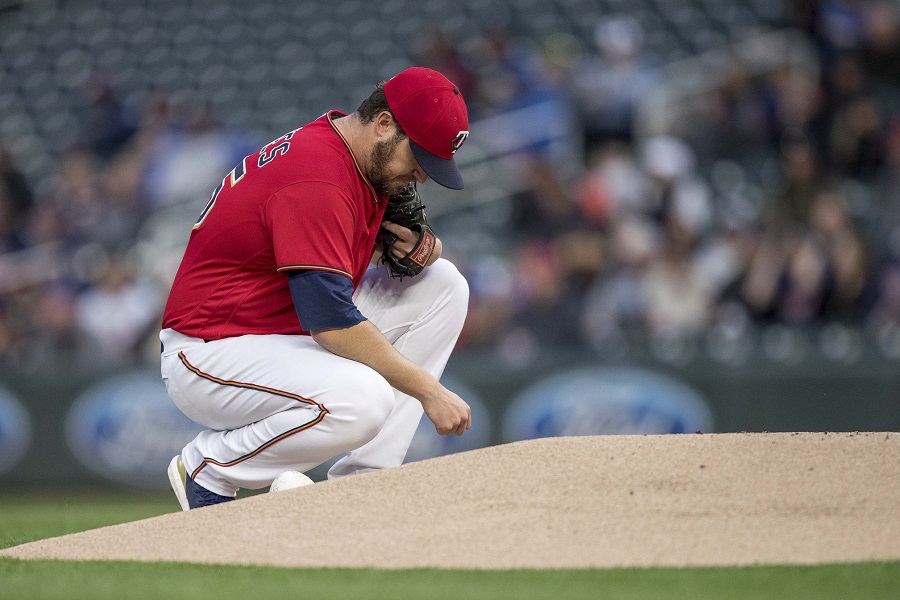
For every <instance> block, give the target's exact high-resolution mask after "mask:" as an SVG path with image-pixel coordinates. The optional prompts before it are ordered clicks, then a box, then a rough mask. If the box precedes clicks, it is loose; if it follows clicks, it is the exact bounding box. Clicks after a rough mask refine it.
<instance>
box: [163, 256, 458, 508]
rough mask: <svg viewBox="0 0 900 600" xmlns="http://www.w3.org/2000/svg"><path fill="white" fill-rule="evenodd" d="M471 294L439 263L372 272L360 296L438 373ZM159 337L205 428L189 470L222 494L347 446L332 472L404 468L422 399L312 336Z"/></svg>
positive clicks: (187, 403)
mask: <svg viewBox="0 0 900 600" xmlns="http://www.w3.org/2000/svg"><path fill="white" fill-rule="evenodd" d="M468 297H469V288H468V285H467V283H466V280H465V279H464V278H463V277H462V275H460V273H459V271H457V269H456V267H455V266H454V265H453V264H452V263H450V262H448V261H446V260H443V259H439V260H438V261H437V262H435V263H434V264H433V265H432V266H430V267H428V268H426V269H425V270H424V271H423V272H422V273H421V274H420V275H419V276H417V277H414V278H404V279H403V281H402V282H401V281H400V280H399V279H391V278H390V277H389V276H388V273H387V269H386V268H385V267H378V268H370V269H369V270H368V271H367V272H366V275H365V277H364V278H363V281H362V282H361V283H360V285H359V287H358V288H357V290H356V292H355V293H354V295H353V300H354V302H355V303H356V305H357V306H358V307H359V310H360V312H361V313H362V314H363V315H364V316H365V317H366V318H368V319H369V321H371V322H372V323H373V324H374V325H375V326H376V327H378V329H379V330H381V332H382V333H383V334H384V335H385V336H386V337H387V339H388V340H389V341H390V342H391V344H393V346H394V347H395V348H396V349H397V350H398V351H399V352H400V353H401V354H403V355H405V356H406V357H407V358H409V359H410V360H412V361H414V362H415V363H417V364H418V365H420V366H421V367H422V368H424V369H425V370H426V371H428V372H429V373H431V374H432V375H434V376H435V377H437V378H440V376H441V374H442V373H443V371H444V367H445V366H446V364H447V360H448V359H449V357H450V352H451V351H452V350H453V347H454V346H455V344H456V340H457V338H458V337H459V333H460V331H461V329H462V326H463V321H464V320H465V316H466V309H467V306H468ZM160 339H161V341H162V343H163V354H162V360H161V362H162V365H161V367H162V377H163V381H164V382H165V384H166V391H167V392H168V394H169V396H170V397H171V398H172V400H173V401H174V402H175V404H176V405H177V406H178V408H179V409H181V411H182V412H183V413H184V414H185V415H187V416H188V417H189V418H190V419H192V420H193V421H195V422H197V423H199V424H201V425H203V426H204V427H208V428H209V429H208V430H207V431H203V432H201V433H200V434H199V435H198V436H197V437H196V438H195V439H194V440H193V441H191V442H190V443H189V444H188V445H187V446H185V447H184V450H183V451H182V453H181V456H182V459H183V460H184V463H185V467H186V468H187V470H188V473H189V474H190V475H191V477H192V478H193V479H194V480H195V481H196V482H197V483H198V484H200V485H202V486H203V487H205V488H207V489H208V490H211V491H213V492H215V493H217V494H220V495H223V496H232V497H233V496H234V495H235V494H236V493H237V490H238V489H239V488H249V489H259V488H262V487H265V486H268V485H269V484H271V483H272V480H273V479H274V478H275V477H276V476H277V475H278V474H280V473H282V472H284V471H289V470H293V471H301V472H302V471H308V470H310V469H312V468H313V467H316V466H318V465H320V464H322V463H324V462H326V461H328V460H329V459H331V458H333V457H335V456H338V455H340V454H345V453H346V454H345V456H344V457H343V458H341V459H340V460H339V461H338V462H336V463H335V464H334V466H332V468H331V469H330V470H329V472H328V477H329V478H330V479H331V478H335V477H342V476H346V475H352V474H355V473H360V472H364V471H370V470H373V469H383V468H387V467H395V466H398V465H400V464H401V463H402V462H403V459H404V458H405V456H406V451H407V449H408V448H409V444H410V442H411V440H412V437H413V434H414V433H415V431H416V427H417V426H418V424H419V421H420V419H421V417H422V405H421V404H420V403H419V401H418V400H416V399H414V398H411V397H410V396H407V395H406V394H402V393H400V392H398V391H397V390H395V389H393V388H391V386H390V385H389V384H388V383H387V381H386V380H385V379H384V378H383V377H382V376H381V375H379V374H378V373H376V372H375V371H374V370H372V369H370V368H369V367H367V366H365V365H363V364H362V363H358V362H355V361H352V360H348V359H345V358H341V357H340V356H337V355H335V354H332V353H330V352H328V351H327V350H325V349H323V348H322V347H320V346H319V345H318V344H317V343H316V342H315V341H313V339H312V338H311V337H309V336H304V335H245V336H240V337H235V338H226V339H222V340H215V341H211V342H208V343H207V342H204V341H203V340H200V339H197V338H192V337H188V336H185V335H182V334H180V333H178V332H176V331H174V330H172V329H164V330H163V331H162V332H160Z"/></svg>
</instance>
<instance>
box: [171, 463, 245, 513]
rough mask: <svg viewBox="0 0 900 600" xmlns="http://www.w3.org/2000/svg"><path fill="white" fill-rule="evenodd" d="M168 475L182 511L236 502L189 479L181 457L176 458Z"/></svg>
mask: <svg viewBox="0 0 900 600" xmlns="http://www.w3.org/2000/svg"><path fill="white" fill-rule="evenodd" d="M168 473H169V483H170V484H171V485H172V491H173V492H175V497H176V498H178V504H180V505H181V510H190V509H192V508H200V507H202V506H212V505H213V504H221V503H223V502H231V501H232V500H234V498H229V497H228V496H220V495H219V494H217V493H215V492H211V491H209V490H208V489H206V488H205V487H203V486H202V485H200V484H198V483H196V482H195V481H194V480H193V479H191V478H190V477H188V474H187V470H186V469H185V468H184V462H183V461H182V460H181V455H178V456H176V457H174V458H173V459H172V462H170V463H169V469H168Z"/></svg>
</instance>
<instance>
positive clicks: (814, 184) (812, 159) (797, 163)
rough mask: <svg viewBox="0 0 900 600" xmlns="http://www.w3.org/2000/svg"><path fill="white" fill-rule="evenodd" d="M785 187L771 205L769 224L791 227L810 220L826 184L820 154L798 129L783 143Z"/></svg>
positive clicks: (782, 165)
mask: <svg viewBox="0 0 900 600" xmlns="http://www.w3.org/2000/svg"><path fill="white" fill-rule="evenodd" d="M780 165H781V175H782V181H783V184H782V188H781V190H780V191H779V192H778V193H777V195H776V196H775V198H774V201H773V202H772V204H771V205H770V207H769V211H768V215H767V223H766V225H767V227H770V228H772V229H777V230H783V229H786V228H787V229H790V228H793V227H797V226H799V225H802V224H804V223H806V222H807V221H808V219H809V211H810V207H811V206H812V203H813V200H814V199H815V197H816V195H818V193H819V191H820V190H821V188H822V186H823V181H822V176H821V172H820V165H819V158H818V157H817V155H816V153H815V151H814V149H813V147H812V145H811V144H810V142H809V139H808V138H807V137H806V135H804V134H803V133H802V132H800V131H798V130H789V131H788V132H786V133H785V136H784V139H783V140H782V143H781V163H780Z"/></svg>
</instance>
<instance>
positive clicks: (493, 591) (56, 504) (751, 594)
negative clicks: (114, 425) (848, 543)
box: [0, 494, 900, 600]
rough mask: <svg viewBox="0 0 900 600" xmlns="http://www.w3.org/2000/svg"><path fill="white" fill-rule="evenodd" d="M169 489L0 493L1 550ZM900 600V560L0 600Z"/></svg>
mask: <svg viewBox="0 0 900 600" xmlns="http://www.w3.org/2000/svg"><path fill="white" fill-rule="evenodd" d="M176 509H177V506H176V505H174V501H173V500H171V499H170V498H168V497H165V496H160V497H156V496H150V497H134V496H130V495H129V496H115V495H109V494H99V495H94V496H84V495H74V496H67V495H63V496H60V495H58V494H57V495H54V496H51V497H47V496H43V495H26V496H21V497H9V496H6V497H4V496H0V547H8V546H12V545H16V544H19V543H23V542H26V541H30V540H36V539H42V538H46V537H51V536H56V535H63V534H66V533H72V532H75V531H82V530H85V529H91V528H95V527H101V526H103V525H111V524H115V523H122V522H126V521H134V520H137V519H143V518H147V517H151V516H155V515H159V514H163V513H167V512H172V511H173V510H176ZM257 597H258V598H279V599H281V598H286V597H288V598H317V599H330V598H334V599H341V600H352V599H355V598H360V599H362V598H365V599H376V600H377V599H380V598H384V599H390V600H399V599H404V598H423V599H424V598H427V599H429V600H431V599H435V600H440V599H448V600H467V599H476V600H494V599H505V598H510V599H513V598H514V599H516V600H519V599H529V598H554V599H557V598H558V599H560V600H569V599H578V598H591V599H594V598H597V599H623V600H631V599H635V600H637V599H640V600H646V599H653V598H667V599H674V600H705V599H709V600H712V599H716V600H726V599H750V598H754V599H755V598H759V599H763V598H765V599H767V600H768V599H769V598H776V599H780V598H792V599H793V598H796V599H807V598H808V599H810V600H812V599H815V600H823V599H824V600H830V599H834V600H837V599H844V598H865V599H867V600H871V599H876V600H878V599H897V598H900V562H890V563H867V564H858V565H823V566H815V567H799V566H774V567H744V568H694V569H608V570H571V571H524V570H523V571H443V570H428V569H417V570H404V571H381V570H371V569H282V568H264V567H233V566H218V565H188V564H177V563H156V564H144V563H134V562H75V561H21V560H15V559H8V558H4V559H0V599H2V600H6V599H10V600H12V599H16V600H28V599H32V598H33V599H48V600H49V599H56V598H58V599H61V600H62V599H65V600H79V599H82V598H83V599H90V600H105V599H115V600H122V599H128V600H132V599H136V600H140V599H144V598H146V599H157V598H165V599H166V600H178V599H181V598H184V599H188V598H190V599H194V600H196V599H203V598H216V599H229V598H257Z"/></svg>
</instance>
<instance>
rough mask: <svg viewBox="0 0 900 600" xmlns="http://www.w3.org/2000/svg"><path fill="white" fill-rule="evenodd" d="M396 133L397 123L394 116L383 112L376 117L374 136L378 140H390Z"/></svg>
mask: <svg viewBox="0 0 900 600" xmlns="http://www.w3.org/2000/svg"><path fill="white" fill-rule="evenodd" d="M396 131H397V121H396V120H395V119H394V115H392V114H391V113H390V112H388V111H386V110H383V111H381V112H380V113H378V115H376V117H375V134H376V135H377V136H378V139H389V138H392V137H393V136H394V133H395V132H396Z"/></svg>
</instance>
